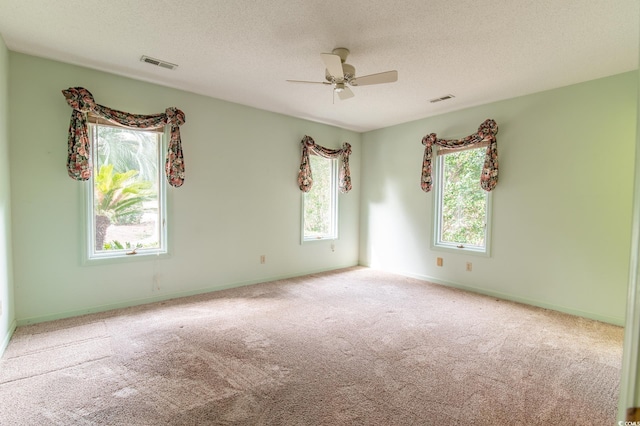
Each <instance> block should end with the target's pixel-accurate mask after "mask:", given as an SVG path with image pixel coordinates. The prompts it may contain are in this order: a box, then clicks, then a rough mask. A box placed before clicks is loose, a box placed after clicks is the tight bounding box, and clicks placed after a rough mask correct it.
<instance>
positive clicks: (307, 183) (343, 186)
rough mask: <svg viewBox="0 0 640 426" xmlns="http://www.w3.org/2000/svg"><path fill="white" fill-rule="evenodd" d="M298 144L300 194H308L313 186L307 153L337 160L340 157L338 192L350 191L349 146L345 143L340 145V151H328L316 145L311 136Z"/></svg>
mask: <svg viewBox="0 0 640 426" xmlns="http://www.w3.org/2000/svg"><path fill="white" fill-rule="evenodd" d="M300 143H301V144H302V160H301V161H300V171H299V172H298V185H299V186H300V190H301V191H302V192H309V191H310V190H311V186H312V185H313V176H312V174H311V166H310V165H309V152H311V153H313V154H316V155H319V156H321V157H324V158H338V157H340V156H342V165H341V166H340V176H339V178H340V181H339V183H338V188H339V189H340V192H349V191H351V174H350V172H349V155H350V154H351V145H349V144H348V143H346V142H345V143H344V145H342V149H329V148H325V147H323V146H320V145H317V144H316V143H315V141H314V140H313V139H312V138H311V136H305V137H304V138H303V139H302V141H301V142H300Z"/></svg>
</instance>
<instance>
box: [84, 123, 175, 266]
mask: <svg viewBox="0 0 640 426" xmlns="http://www.w3.org/2000/svg"><path fill="white" fill-rule="evenodd" d="M88 118H89V119H88V120H87V121H88V122H87V130H88V136H89V140H90V145H91V164H92V170H91V177H90V178H89V180H87V181H86V182H85V184H86V185H82V188H81V190H82V210H83V219H84V220H83V222H84V227H83V240H84V244H83V246H84V247H83V250H82V253H83V258H82V263H83V264H85V265H93V264H106V263H122V262H131V261H140V260H152V259H158V258H165V257H169V256H170V252H169V241H170V237H169V229H170V226H169V219H168V214H167V212H168V204H169V198H168V192H167V186H168V185H167V180H166V178H165V176H164V165H165V164H164V161H165V158H164V153H165V152H166V151H167V144H168V140H169V136H170V135H169V129H168V126H164V127H162V128H159V129H131V128H128V127H126V126H119V125H117V124H114V123H111V122H109V121H106V120H104V119H101V118H99V117H96V116H92V115H91V114H89V117H88ZM97 126H110V127H115V128H120V129H127V130H132V131H140V132H145V133H155V134H156V135H157V137H158V152H157V162H158V164H157V165H158V168H157V174H158V176H157V178H158V215H159V220H160V222H161V226H160V227H159V229H158V231H159V236H158V238H159V243H160V244H159V247H158V248H139V249H133V250H132V249H125V250H107V251H104V252H103V253H98V252H96V250H95V214H94V202H95V200H94V197H93V188H94V176H95V174H96V170H95V168H94V167H95V165H96V164H97V161H96V151H97V146H96V144H95V143H94V141H95V135H96V132H97Z"/></svg>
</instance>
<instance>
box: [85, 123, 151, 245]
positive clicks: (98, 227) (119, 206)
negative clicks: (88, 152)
mask: <svg viewBox="0 0 640 426" xmlns="http://www.w3.org/2000/svg"><path fill="white" fill-rule="evenodd" d="M92 135H93V137H94V141H93V153H94V157H93V165H94V170H93V178H92V197H91V198H92V200H93V212H92V214H91V215H90V216H91V217H90V221H91V222H92V227H91V228H92V229H91V232H92V233H93V238H92V241H93V244H94V247H93V249H94V253H95V254H117V252H118V251H120V252H122V253H125V252H131V251H132V250H133V249H140V250H144V249H156V250H157V249H160V248H162V246H163V238H162V235H163V234H162V211H163V209H162V206H161V201H162V200H161V197H160V189H161V188H160V186H161V183H162V182H161V180H160V179H159V173H158V171H159V170H160V169H161V167H159V159H160V157H159V153H160V148H161V135H160V134H158V133H153V132H145V131H139V130H131V129H124V128H118V127H111V126H101V125H97V126H93V133H92ZM91 219H92V220H91Z"/></svg>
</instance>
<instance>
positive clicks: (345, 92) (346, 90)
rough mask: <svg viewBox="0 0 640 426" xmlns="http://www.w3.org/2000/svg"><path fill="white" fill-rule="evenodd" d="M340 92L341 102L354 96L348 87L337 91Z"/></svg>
mask: <svg viewBox="0 0 640 426" xmlns="http://www.w3.org/2000/svg"><path fill="white" fill-rule="evenodd" d="M336 92H338V97H339V98H340V100H342V101H344V100H345V99H349V98H353V96H354V94H353V92H352V91H351V89H349V88H348V87H347V86H345V87H344V88H343V89H342V90H340V91H337V90H336Z"/></svg>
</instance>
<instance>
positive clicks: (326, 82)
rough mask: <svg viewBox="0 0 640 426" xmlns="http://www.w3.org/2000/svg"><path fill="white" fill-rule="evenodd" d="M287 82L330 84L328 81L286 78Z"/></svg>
mask: <svg viewBox="0 0 640 426" xmlns="http://www.w3.org/2000/svg"><path fill="white" fill-rule="evenodd" d="M287 81H288V82H289V83H311V84H331V83H329V82H328V81H305V80H287Z"/></svg>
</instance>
